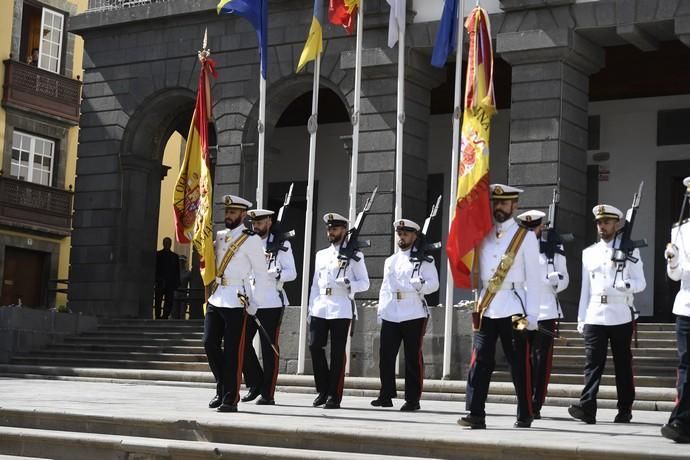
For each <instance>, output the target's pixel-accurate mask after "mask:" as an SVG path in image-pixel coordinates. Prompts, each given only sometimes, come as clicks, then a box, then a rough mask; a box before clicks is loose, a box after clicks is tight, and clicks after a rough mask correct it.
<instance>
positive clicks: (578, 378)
mask: <svg viewBox="0 0 690 460" xmlns="http://www.w3.org/2000/svg"><path fill="white" fill-rule="evenodd" d="M202 329H203V324H202V322H201V321H174V320H173V321H145V320H118V319H108V320H102V321H101V322H100V324H99V327H98V329H97V330H96V331H94V332H89V333H84V334H81V335H79V336H75V337H68V338H66V339H65V340H63V341H61V342H60V343H57V344H53V345H51V346H50V347H48V348H46V349H43V350H40V351H37V352H34V353H27V354H23V355H17V356H15V357H14V358H13V360H12V362H11V363H9V364H5V365H0V388H1V390H0V459H1V458H3V454H6V455H15V456H21V458H28V457H31V458H53V459H69V460H78V459H93V458H99V459H121V458H128V459H138V460H144V459H146V460H163V459H166V460H168V459H170V460H172V459H202V458H204V459H205V458H209V459H210V458H213V459H217V458H233V459H244V458H247V459H249V458H290V459H297V458H304V459H309V458H314V459H316V458H322V459H330V458H333V459H336V458H352V459H364V458H371V459H377V458H380V459H393V458H431V457H433V458H485V459H499V458H524V459H528V458H533V457H534V455H537V456H540V457H541V458H547V457H549V458H573V459H575V458H577V459H581V458H584V457H583V455H584V454H585V453H584V452H582V451H580V450H578V449H579V448H576V445H582V444H580V443H581V442H583V443H584V442H585V441H584V440H582V441H580V440H578V439H575V440H571V439H569V438H568V439H566V438H567V436H566V437H564V439H565V441H567V442H571V443H572V444H568V443H567V442H565V443H564V442H561V441H558V442H556V440H555V439H554V442H553V443H552V444H553V445H549V446H545V445H541V444H540V443H541V441H538V439H537V438H539V439H541V438H540V437H541V436H543V434H542V433H543V431H541V430H534V431H532V432H530V433H529V434H528V436H534V437H535V439H534V440H533V442H534V443H537V444H540V447H539V448H538V449H536V450H535V447H533V444H532V443H531V442H528V443H527V444H529V445H530V446H532V447H529V448H524V446H525V440H524V439H523V437H522V436H524V434H523V433H522V432H521V433H519V434H516V435H515V436H516V439H514V440H513V439H504V441H503V444H500V445H497V444H496V441H495V439H494V438H493V437H492V436H491V433H490V431H491V430H489V432H487V433H486V436H487V437H486V439H479V440H477V439H476V438H471V439H469V440H468V437H467V436H464V435H460V436H458V435H457V433H458V432H457V431H455V430H457V427H456V425H455V423H454V422H455V418H456V416H457V414H458V413H459V412H461V411H462V407H463V404H462V403H461V401H463V400H464V394H465V382H464V381H460V380H433V379H429V380H426V381H425V387H424V390H425V393H424V395H423V397H422V399H423V406H424V409H425V410H426V413H425V414H424V413H419V414H417V415H416V416H415V417H414V423H419V425H418V426H419V428H415V427H416V426H417V425H411V423H413V420H410V419H407V418H401V419H399V420H398V419H396V418H395V417H397V414H401V413H400V412H399V411H397V410H395V411H393V412H392V413H391V412H383V413H380V414H381V418H380V419H379V418H376V416H377V414H379V413H378V412H371V413H370V412H369V411H371V407H370V406H369V404H368V401H369V398H370V397H374V396H375V395H376V394H377V393H378V388H379V381H378V378H377V377H348V378H347V379H346V382H345V385H346V391H345V395H346V398H345V399H344V404H345V406H346V407H349V408H350V411H347V410H346V411H344V412H342V413H341V412H339V413H338V416H340V417H342V419H340V421H339V422H338V424H337V425H333V426H332V427H330V428H329V424H332V423H336V419H333V418H331V414H330V413H324V414H321V415H320V414H319V413H317V414H316V415H315V414H314V411H319V410H318V409H314V408H312V407H311V404H310V401H311V399H312V398H313V393H314V389H313V378H312V377H311V376H310V375H288V374H283V375H281V376H280V377H279V379H278V385H279V387H278V391H279V392H281V393H277V395H276V399H277V400H280V401H279V406H269V407H268V408H267V409H266V411H267V413H265V414H263V415H262V413H261V412H257V410H256V409H254V407H257V406H253V405H247V406H242V412H244V413H246V414H247V417H248V418H247V419H236V418H217V417H218V416H216V415H214V414H215V412H210V413H208V414H205V415H201V416H197V415H191V414H192V413H194V414H196V413H197V412H198V411H199V409H200V410H201V411H202V412H203V413H205V412H206V411H207V409H206V411H204V407H203V406H204V405H205V403H204V404H202V407H201V408H199V401H202V403H203V402H204V401H205V400H206V399H205V398H207V397H208V396H209V395H210V394H211V393H212V392H213V391H214V390H213V389H214V388H215V386H214V384H213V379H212V376H211V374H210V372H209V370H208V365H207V363H206V357H205V354H204V350H203V346H202V345H201V340H202ZM561 336H562V337H563V339H562V340H560V341H559V343H558V345H557V347H556V349H555V354H554V374H553V378H552V383H551V385H550V387H549V397H548V398H547V401H546V404H547V407H545V408H544V409H543V410H542V413H543V414H545V416H546V417H547V421H543V423H542V425H541V428H542V429H554V430H556V431H555V432H560V431H562V430H564V429H565V431H563V432H564V433H566V432H567V433H571V430H572V429H573V428H575V429H576V430H579V429H580V428H581V427H580V426H579V425H571V424H572V423H575V422H572V421H568V418H567V417H564V408H563V407H562V406H566V405H568V404H570V403H572V402H573V400H575V399H576V398H577V397H578V396H579V393H580V390H581V385H582V365H583V356H584V350H583V348H582V346H583V343H582V339H581V337H580V336H579V334H577V332H576V331H575V330H574V325H573V324H564V325H563V327H562V330H561ZM499 348H500V347H499ZM634 354H635V365H636V378H637V385H638V388H637V399H636V403H635V407H634V409H635V410H636V411H640V412H636V414H639V415H636V417H639V418H640V419H641V422H642V424H641V425H639V426H640V427H641V428H640V429H643V430H648V431H649V433H647V432H645V433H644V434H643V433H642V432H640V433H637V434H636V433H628V432H627V431H625V430H621V431H620V433H615V434H616V436H619V437H620V438H619V439H618V440H619V441H620V444H621V446H620V451H616V452H614V450H615V449H614V448H613V447H611V445H610V444H609V440H610V439H611V438H606V441H601V443H602V445H604V444H606V445H607V447H606V448H601V449H600V450H599V451H596V452H594V451H593V452H590V453H589V454H588V455H585V456H586V457H587V458H590V459H591V458H607V459H608V458H621V459H623V458H625V459H626V460H631V459H636V458H640V459H641V458H649V457H648V455H649V452H645V451H642V450H640V449H639V448H637V450H636V449H635V448H633V446H632V445H631V444H630V443H629V442H627V444H626V441H625V439H623V437H624V436H629V435H634V436H649V435H650V434H651V435H652V436H655V439H656V437H657V436H658V435H655V434H654V433H655V432H656V433H658V431H655V430H658V428H656V426H657V425H658V424H660V423H662V422H663V420H664V418H665V417H666V416H667V415H666V414H667V412H668V411H670V410H671V409H672V407H673V400H674V397H675V389H674V388H673V385H674V377H673V376H674V374H675V340H674V332H673V325H665V324H643V325H640V328H639V348H636V349H635V350H634ZM611 367H612V366H611ZM24 379H31V380H24ZM22 382H25V383H22ZM114 384H116V385H114ZM132 384H135V385H132ZM613 384H614V380H613V377H612V376H610V375H609V376H606V377H605V381H604V385H602V387H601V390H600V401H599V407H600V408H601V409H602V419H603V420H608V419H610V418H612V415H611V414H612V413H614V411H613V410H612V409H614V408H615V404H616V401H615V398H616V391H615V386H612V385H613ZM402 385H403V382H402V380H399V381H398V386H399V387H400V389H402ZM13 387H14V388H16V390H15V391H16V392H15V395H20V396H19V397H17V398H16V399H15V401H14V403H13V404H14V405H13V406H11V405H7V404H3V401H2V399H3V398H4V399H5V400H6V401H5V402H7V399H8V398H9V399H10V400H11V398H12V397H11V391H10V390H11V389H12V388H13ZM75 388H79V390H78V392H77V393H74V389H75ZM106 388H109V390H106V391H107V394H108V397H107V398H105V399H104V398H103V397H102V394H103V391H104V389H106ZM118 389H121V390H118ZM90 392H91V393H90ZM132 392H134V393H132ZM32 394H33V395H36V394H41V395H50V394H64V395H70V394H72V395H76V396H70V397H68V398H67V400H68V402H67V403H61V402H55V401H60V400H61V399H62V398H60V397H57V399H55V398H50V397H48V398H46V397H45V396H44V397H42V398H35V397H34V396H32ZM8 395H10V396H8ZM357 397H366V398H357ZM22 398H23V399H22ZM130 398H139V401H141V403H140V404H141V406H137V404H135V403H132V402H130V404H132V408H131V409H128V408H127V407H120V406H121V405H122V404H123V401H127V400H129V399H130ZM155 398H159V401H155ZM514 399H515V398H514V394H513V387H512V384H511V383H510V382H509V374H508V373H507V372H506V370H505V367H504V366H503V367H501V366H499V368H498V370H497V371H496V372H495V376H494V382H493V383H492V385H491V390H490V396H489V398H488V402H489V403H508V404H510V405H505V404H498V405H495V406H493V407H494V409H492V411H493V413H494V414H496V412H497V410H499V409H496V408H498V407H500V408H501V409H500V411H503V412H505V413H504V414H503V416H502V418H499V420H503V421H499V422H494V423H499V426H498V428H499V429H503V428H502V426H503V425H505V429H506V430H507V431H502V432H503V433H506V436H510V435H508V434H507V433H513V432H512V431H510V430H509V427H510V426H511V425H512V422H513V417H514ZM111 400H112V401H111ZM51 404H52V405H51ZM144 404H149V405H150V407H144ZM56 405H57V406H56ZM558 406H560V407H558ZM99 407H100V408H101V410H102V411H104V412H101V411H99V410H98V409H97V408H99ZM135 407H136V410H138V411H139V413H138V414H137V413H135V409H134V408H135ZM190 407H191V408H194V409H193V410H191V409H189V408H190ZM172 408H174V409H175V410H178V411H180V410H181V411H182V413H175V412H171V410H172ZM106 410H109V411H111V412H112V413H109V412H105V411H106ZM275 411H278V412H276V413H275V414H273V412H275ZM607 411H608V413H607ZM644 411H653V412H646V413H645V412H644ZM659 411H663V413H662V412H659ZM423 412H424V411H423ZM353 414H360V415H359V416H361V417H363V418H362V419H361V420H359V421H358V420H355V419H353V418H352V417H353V416H355V415H353ZM645 414H646V415H645ZM315 416H316V417H317V418H314V417H315ZM193 417H198V418H193ZM262 417H263V418H262ZM286 417H290V420H294V422H293V423H297V421H296V420H297V418H293V417H300V420H302V422H300V423H302V424H303V425H300V426H296V427H293V426H291V424H290V423H288V424H287V425H285V422H284V420H287V418H286ZM355 417H356V416H355ZM372 417H374V418H372ZM420 417H422V419H421V420H417V419H419V418H420ZM439 417H441V418H442V423H441V421H439V420H438V418H439ZM645 417H646V418H648V419H649V421H644V419H645ZM221 420H222V423H223V425H221V424H219V423H221ZM494 420H496V419H494ZM548 420H551V422H549V421H548ZM382 422H385V423H382ZM650 422H651V423H650ZM314 423H316V424H314ZM439 423H440V424H439ZM549 423H550V424H551V425H553V426H551V425H549ZM365 424H369V425H370V426H368V425H367V427H366V429H364V430H363V428H362V427H363V426H365ZM561 424H565V426H562V425H561ZM583 426H584V427H587V425H583ZM598 426H599V425H597V427H598ZM383 427H389V428H390V427H396V428H393V429H389V430H388V431H386V428H383ZM441 427H442V429H443V430H447V433H445V434H444V435H443V436H441V434H440V433H437V432H436V431H434V430H438V429H441ZM616 428H618V427H616ZM405 429H408V430H410V431H411V433H410V434H409V436H407V437H401V436H400V432H399V431H398V430H405ZM415 429H418V430H426V429H428V430H431V431H430V432H429V433H426V434H424V435H423V436H421V437H420V436H419V435H418V434H419V433H417V432H415ZM585 429H586V428H585ZM559 430H560V431H559ZM610 430H611V429H610V428H607V429H606V430H605V431H604V434H605V435H607V436H609V435H611V432H610ZM363 431H364V432H365V433H367V435H363ZM460 433H462V432H460ZM597 433H598V432H597V431H593V432H591V433H590V432H582V433H580V434H579V435H580V436H586V437H587V438H590V437H591V436H594V435H596V434H597ZM257 434H258V437H257ZM475 436H476V435H475ZM249 439H251V441H247V440H249ZM583 439H584V438H583ZM631 439H632V438H631ZM586 442H589V441H586ZM352 446H356V447H352ZM506 446H510V447H506ZM662 447H663V448H669V447H668V446H666V445H665V444H664V445H662ZM650 448H651V447H650ZM612 449H613V450H612ZM669 449H671V450H669V452H668V455H667V456H662V457H664V458H673V459H675V458H683V457H684V455H685V454H684V453H683V452H684V451H678V452H676V450H674V449H675V448H674V447H673V446H671V447H670V448H669ZM9 458H12V457H9ZM659 458H661V457H659Z"/></svg>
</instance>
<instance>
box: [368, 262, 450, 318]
mask: <svg viewBox="0 0 690 460" xmlns="http://www.w3.org/2000/svg"><path fill="white" fill-rule="evenodd" d="M414 265H415V264H413V263H412V262H411V261H410V250H409V249H408V250H406V251H398V252H397V253H395V254H393V255H392V256H390V257H388V258H387V259H386V262H385V263H384V265H383V281H382V283H381V290H380V291H379V306H378V316H379V318H382V319H385V320H386V321H391V322H394V323H401V322H403V321H408V320H411V319H417V318H426V317H427V316H428V311H427V308H426V301H425V299H424V296H425V295H426V294H431V293H432V292H436V291H437V290H438V272H437V271H436V265H435V264H434V263H433V262H422V264H421V265H420V267H419V272H420V273H419V274H417V273H415V277H416V276H419V277H420V278H422V279H424V284H423V285H422V289H421V291H419V292H417V290H416V289H415V288H414V287H413V286H412V284H410V279H411V278H412V272H413V270H414Z"/></svg>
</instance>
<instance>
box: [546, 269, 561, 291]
mask: <svg viewBox="0 0 690 460" xmlns="http://www.w3.org/2000/svg"><path fill="white" fill-rule="evenodd" d="M562 277H563V275H561V274H560V273H559V272H551V273H549V274H548V275H546V278H547V279H548V280H549V284H550V285H551V286H553V287H554V288H557V287H558V282H559V281H560V280H561V279H562Z"/></svg>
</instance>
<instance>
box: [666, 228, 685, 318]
mask: <svg viewBox="0 0 690 460" xmlns="http://www.w3.org/2000/svg"><path fill="white" fill-rule="evenodd" d="M671 241H672V242H673V244H675V245H676V246H678V257H677V259H678V260H674V261H673V262H674V263H675V264H678V265H676V266H675V267H674V268H671V266H670V265H668V264H667V266H666V273H667V274H668V277H669V278H671V279H672V280H674V281H680V291H678V294H677V295H676V300H675V302H673V314H674V315H678V316H690V253H689V252H688V251H690V222H687V221H686V222H684V223H683V224H682V225H681V226H680V229H679V227H674V228H673V229H671Z"/></svg>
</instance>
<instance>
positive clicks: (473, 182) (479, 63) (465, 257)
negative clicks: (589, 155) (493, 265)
mask: <svg viewBox="0 0 690 460" xmlns="http://www.w3.org/2000/svg"><path fill="white" fill-rule="evenodd" d="M465 27H466V28H467V31H468V33H469V37H470V42H469V53H468V61H467V77H466V78H467V80H466V85H465V104H464V109H465V110H464V113H463V118H462V131H461V141H460V164H458V166H457V168H458V192H457V198H456V199H457V201H456V203H457V205H456V208H455V218H454V219H453V222H452V224H451V228H450V233H449V234H448V243H447V245H446V251H447V253H448V260H449V262H450V268H451V272H452V273H453V280H454V282H455V286H456V287H460V288H470V287H472V283H471V279H470V273H471V270H472V264H473V262H474V251H475V248H476V247H477V246H478V245H479V243H480V242H481V241H482V239H483V238H484V236H485V235H486V234H487V233H488V232H489V231H490V230H491V227H492V225H493V221H492V218H491V208H490V206H489V134H490V130H491V118H492V116H493V115H494V113H495V112H496V103H495V100H494V87H493V51H492V48H491V31H490V25H489V15H488V14H487V13H486V11H485V10H484V9H482V8H480V7H477V8H475V9H474V10H472V12H471V13H470V15H469V17H468V18H467V21H466V22H465Z"/></svg>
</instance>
